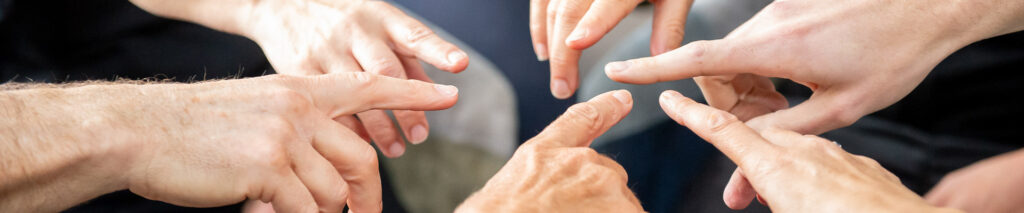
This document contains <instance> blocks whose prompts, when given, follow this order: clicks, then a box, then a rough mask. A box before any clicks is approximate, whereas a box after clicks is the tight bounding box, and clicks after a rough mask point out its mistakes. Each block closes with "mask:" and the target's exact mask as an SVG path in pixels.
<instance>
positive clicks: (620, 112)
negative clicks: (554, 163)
mask: <svg viewBox="0 0 1024 213" xmlns="http://www.w3.org/2000/svg"><path fill="white" fill-rule="evenodd" d="M632 108H633V99H632V97H631V95H630V94H629V91H626V90H618V91H611V92H606V93H604V94H601V95H598V96H597V97H594V98H593V99H590V101H587V102H583V103H578V104H576V105H573V106H572V107H569V109H568V110H567V111H566V112H565V114H562V116H559V117H558V119H556V120H555V121H554V122H552V123H551V125H549V126H548V127H547V128H544V131H542V132H541V133H540V134H538V135H537V137H535V138H537V139H538V140H530V141H529V142H527V143H528V144H533V143H536V144H537V145H541V146H553V147H586V146H589V145H590V142H591V141H593V140H594V138H597V137H598V136H600V135H601V134H604V132H605V131H608V129H609V128H611V127H612V126H614V125H615V124H616V123H618V122H619V120H622V118H624V117H626V114H629V110H630V109H632Z"/></svg>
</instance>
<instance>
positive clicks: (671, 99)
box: [659, 90, 682, 108]
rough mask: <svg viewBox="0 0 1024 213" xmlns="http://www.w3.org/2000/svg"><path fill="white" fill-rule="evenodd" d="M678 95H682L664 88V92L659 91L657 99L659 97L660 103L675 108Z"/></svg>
mask: <svg viewBox="0 0 1024 213" xmlns="http://www.w3.org/2000/svg"><path fill="white" fill-rule="evenodd" d="M680 96H682V95H680V94H679V93H678V92H676V91H672V90H665V92H662V93H661V97H659V99H661V103H663V104H665V105H667V106H668V107H669V108H675V106H676V102H678V101H676V99H679V97H680Z"/></svg>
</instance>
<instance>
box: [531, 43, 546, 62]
mask: <svg viewBox="0 0 1024 213" xmlns="http://www.w3.org/2000/svg"><path fill="white" fill-rule="evenodd" d="M533 51H534V53H536V54H537V61H547V60H548V45H546V44H543V43H534V44H533Z"/></svg>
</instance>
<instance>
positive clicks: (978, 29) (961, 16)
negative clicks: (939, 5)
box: [953, 0, 1024, 42]
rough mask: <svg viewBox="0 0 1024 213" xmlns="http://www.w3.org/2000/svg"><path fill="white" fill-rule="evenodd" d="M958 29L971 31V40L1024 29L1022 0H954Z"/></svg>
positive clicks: (1023, 2)
mask: <svg viewBox="0 0 1024 213" xmlns="http://www.w3.org/2000/svg"><path fill="white" fill-rule="evenodd" d="M954 2H955V3H954V4H953V5H955V8H956V10H954V13H955V14H956V16H958V17H957V18H956V20H958V21H956V22H957V24H959V25H960V30H963V31H971V32H972V33H971V35H970V38H971V39H972V42H973V41H978V40H982V39H987V38H991V37H996V36H1000V35H1004V34H1008V33H1013V32H1017V31H1021V30H1024V1H1019V0H988V1H972V0H957V1H954Z"/></svg>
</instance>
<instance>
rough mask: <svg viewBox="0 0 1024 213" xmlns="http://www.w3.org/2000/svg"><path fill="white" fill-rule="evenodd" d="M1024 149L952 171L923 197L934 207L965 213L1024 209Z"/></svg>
mask: <svg viewBox="0 0 1024 213" xmlns="http://www.w3.org/2000/svg"><path fill="white" fill-rule="evenodd" d="M1021 165H1024V150H1017V151H1013V152H1010V153H1006V154H1002V155H999V156H995V157H992V158H988V159H985V160H982V161H979V162H977V163H974V164H972V165H970V166H968V167H964V168H962V169H959V170H956V171H953V172H952V173H949V174H947V175H946V177H943V178H942V181H939V184H938V185H936V186H935V187H934V188H932V189H931V191H929V192H928V194H926V195H925V196H924V198H925V200H927V201H928V203H931V204H932V205H935V206H941V207H947V208H955V209H960V210H963V211H965V212H993V213H995V212H1020V210H1021V209H1024V197H1022V196H1021V195H1020V192H1021V191H1022V190H1024V170H1021V169H1020V167H1021Z"/></svg>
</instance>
